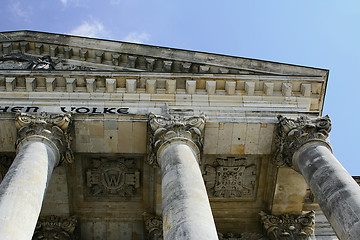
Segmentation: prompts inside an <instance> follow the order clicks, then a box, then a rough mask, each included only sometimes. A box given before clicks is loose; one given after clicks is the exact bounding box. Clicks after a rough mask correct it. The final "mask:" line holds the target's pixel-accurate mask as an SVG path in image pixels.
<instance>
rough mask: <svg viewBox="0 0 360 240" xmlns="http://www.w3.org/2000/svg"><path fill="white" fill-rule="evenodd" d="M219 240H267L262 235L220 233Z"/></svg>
mask: <svg viewBox="0 0 360 240" xmlns="http://www.w3.org/2000/svg"><path fill="white" fill-rule="evenodd" d="M218 236H219V240H265V238H264V236H263V235H262V234H260V233H242V234H239V233H231V232H229V233H224V234H222V233H218Z"/></svg>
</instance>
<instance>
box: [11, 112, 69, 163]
mask: <svg viewBox="0 0 360 240" xmlns="http://www.w3.org/2000/svg"><path fill="white" fill-rule="evenodd" d="M70 124H71V113H65V114H48V113H46V112H42V113H40V114H39V115H32V114H28V113H22V112H17V113H16V115H15V126H16V128H17V130H18V131H17V140H16V143H15V145H16V147H17V148H18V147H19V146H20V145H21V144H22V143H24V142H26V141H28V140H29V139H30V138H32V137H38V138H42V139H46V140H48V141H50V142H52V143H53V144H55V145H56V147H57V148H58V150H59V153H60V161H59V163H65V164H67V163H72V162H73V159H74V157H73V152H72V150H71V147H70V144H71V140H72V136H71V134H70V131H69V130H70V128H69V126H70Z"/></svg>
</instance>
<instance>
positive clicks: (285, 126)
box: [275, 115, 331, 167]
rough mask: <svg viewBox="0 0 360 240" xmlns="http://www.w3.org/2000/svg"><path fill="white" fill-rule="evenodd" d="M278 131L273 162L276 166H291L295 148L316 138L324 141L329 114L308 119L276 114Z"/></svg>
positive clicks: (327, 131)
mask: <svg viewBox="0 0 360 240" xmlns="http://www.w3.org/2000/svg"><path fill="white" fill-rule="evenodd" d="M278 119H279V128H278V129H279V132H278V135H277V139H276V141H277V145H278V146H279V148H278V151H277V153H276V155H275V162H276V164H277V165H278V166H283V165H285V164H286V165H288V166H290V167H291V166H292V165H293V163H292V157H293V154H294V153H295V152H296V150H297V149H298V148H299V147H300V146H301V145H303V144H304V143H307V142H310V141H313V140H317V141H325V140H326V138H327V137H328V136H329V133H330V131H331V120H330V118H329V116H327V115H326V116H325V117H320V118H316V119H310V118H308V117H304V116H303V117H300V118H297V119H296V120H294V119H290V118H286V117H283V116H281V115H279V116H278Z"/></svg>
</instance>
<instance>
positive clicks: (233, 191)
mask: <svg viewBox="0 0 360 240" xmlns="http://www.w3.org/2000/svg"><path fill="white" fill-rule="evenodd" d="M256 173H257V167H256V163H255V161H254V160H253V159H248V158H235V157H229V158H217V159H216V160H215V163H214V165H206V167H205V174H204V180H205V184H206V188H207V191H208V194H209V195H210V196H213V197H223V198H233V197H235V198H244V199H245V198H253V197H255V188H256V180H257V176H256Z"/></svg>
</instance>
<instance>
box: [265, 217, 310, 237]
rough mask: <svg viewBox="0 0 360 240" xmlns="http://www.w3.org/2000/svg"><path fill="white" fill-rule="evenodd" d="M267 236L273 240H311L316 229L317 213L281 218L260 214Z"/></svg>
mask: <svg viewBox="0 0 360 240" xmlns="http://www.w3.org/2000/svg"><path fill="white" fill-rule="evenodd" d="M260 216H261V221H262V224H263V227H264V229H265V231H266V233H267V236H268V237H269V238H270V239H272V240H276V239H289V240H290V239H291V240H292V239H293V240H296V239H303V240H306V239H311V235H312V234H313V233H314V227H315V212H314V211H310V212H308V213H306V214H302V215H295V214H284V215H280V216H273V215H268V214H266V213H264V212H261V213H260Z"/></svg>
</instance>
